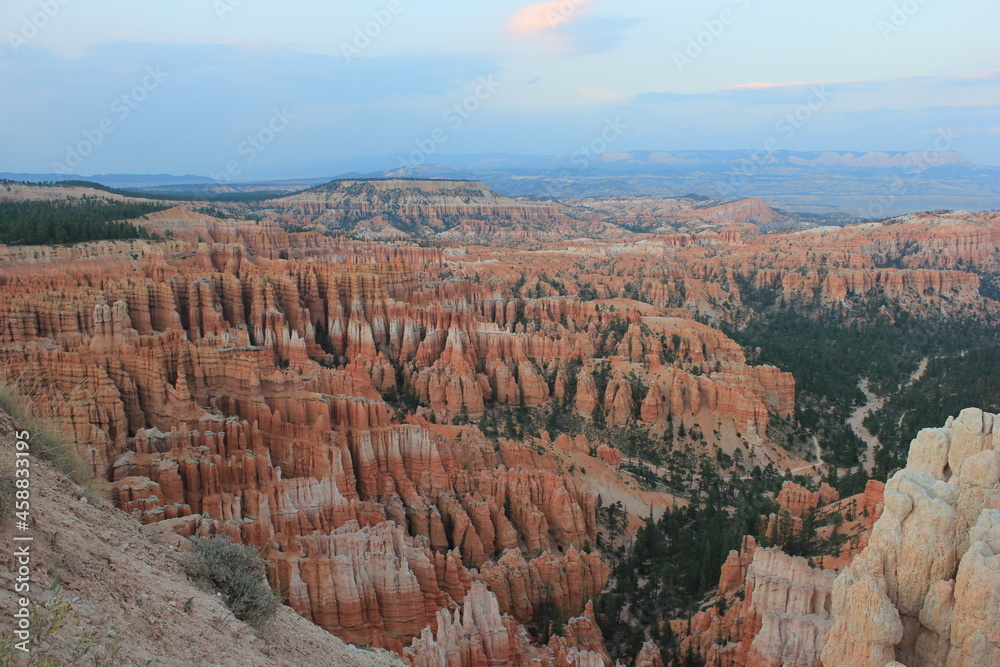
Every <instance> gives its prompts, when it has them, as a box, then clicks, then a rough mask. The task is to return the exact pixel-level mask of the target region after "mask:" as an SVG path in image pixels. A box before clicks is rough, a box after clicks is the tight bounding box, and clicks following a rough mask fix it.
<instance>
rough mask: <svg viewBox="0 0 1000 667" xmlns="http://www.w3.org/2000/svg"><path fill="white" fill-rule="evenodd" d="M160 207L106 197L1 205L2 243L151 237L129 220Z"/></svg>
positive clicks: (19, 243) (159, 209)
mask: <svg viewBox="0 0 1000 667" xmlns="http://www.w3.org/2000/svg"><path fill="white" fill-rule="evenodd" d="M164 208H166V207H165V206H162V205H160V204H150V203H140V202H121V201H114V200H111V199H105V198H103V197H87V196H85V197H82V198H80V199H65V200H34V201H21V202H0V243H5V244H8V245H40V244H62V243H79V242H81V241H98V240H114V239H138V238H152V237H153V234H151V233H150V232H149V231H148V230H147V229H146V228H145V227H143V226H141V225H136V224H133V223H132V222H129V221H130V220H135V219H137V218H141V217H142V216H144V215H147V214H149V213H153V212H155V211H161V210H163V209H164Z"/></svg>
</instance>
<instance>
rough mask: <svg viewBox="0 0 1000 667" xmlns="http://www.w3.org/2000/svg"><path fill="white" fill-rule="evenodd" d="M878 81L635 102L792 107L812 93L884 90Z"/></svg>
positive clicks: (750, 88) (751, 86)
mask: <svg viewBox="0 0 1000 667" xmlns="http://www.w3.org/2000/svg"><path fill="white" fill-rule="evenodd" d="M885 88H886V83H885V82H882V81H808V82H799V83H744V84H740V85H738V86H729V87H727V88H720V89H719V90H712V91H706V92H703V93H673V92H657V93H642V94H640V95H638V96H636V98H635V101H636V102H640V103H652V104H673V103H676V102H692V101H696V100H731V101H734V102H739V103H742V104H794V103H796V102H803V101H804V100H806V99H807V98H808V97H809V96H810V95H812V94H813V93H815V92H816V91H822V92H824V93H826V94H829V95H839V94H842V93H848V92H874V91H878V90H884V89H885Z"/></svg>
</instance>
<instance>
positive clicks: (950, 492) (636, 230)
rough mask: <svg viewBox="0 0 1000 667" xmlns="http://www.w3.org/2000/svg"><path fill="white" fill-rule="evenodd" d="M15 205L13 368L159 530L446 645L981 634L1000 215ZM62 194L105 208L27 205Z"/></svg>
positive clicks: (388, 200) (6, 342)
mask: <svg viewBox="0 0 1000 667" xmlns="http://www.w3.org/2000/svg"><path fill="white" fill-rule="evenodd" d="M817 159H818V158H817ZM831 159H832V158H831ZM3 206H14V207H19V208H17V211H18V213H17V217H15V216H14V215H13V214H12V215H5V216H4V218H3V219H2V220H0V231H3V232H4V233H5V234H6V235H5V236H4V237H3V238H4V239H5V240H6V241H7V242H8V243H7V244H6V245H0V291H2V294H3V299H2V300H0V368H2V369H3V381H4V382H5V383H7V384H8V385H11V386H14V387H16V388H17V390H18V391H20V392H23V393H24V394H26V395H27V397H28V400H29V405H30V409H29V410H28V412H29V413H30V414H31V415H32V416H33V417H34V418H38V419H44V420H46V421H48V422H51V423H52V424H53V425H54V427H55V428H56V429H58V430H59V431H61V432H62V433H65V434H66V437H67V438H68V439H69V440H70V441H71V442H72V443H73V451H74V452H76V455H77V456H78V457H79V460H80V464H81V465H82V466H83V467H84V468H85V469H86V471H87V472H88V474H89V475H91V476H92V477H93V478H94V479H95V480H96V481H98V482H103V485H104V487H105V488H106V495H107V497H108V499H109V502H110V503H111V504H113V505H114V507H115V508H116V509H112V508H111V507H110V505H109V506H108V507H107V508H104V507H103V506H102V511H107V512H109V513H111V515H114V516H117V517H119V520H121V521H123V522H126V524H123V525H130V526H131V527H130V528H128V530H132V531H134V532H135V533H136V534H137V535H141V536H142V542H143V544H146V543H147V542H148V543H150V544H153V543H155V545H156V546H155V548H156V549H158V550H160V551H163V552H164V553H167V552H169V553H171V554H180V553H182V552H185V551H186V550H188V549H190V545H191V540H192V538H198V537H211V536H221V537H225V538H228V539H230V540H232V541H234V542H237V543H240V544H245V545H250V546H252V547H254V548H255V549H256V550H258V551H259V552H260V554H261V556H262V557H263V559H264V561H265V562H266V577H267V581H268V582H269V584H270V587H271V589H273V590H274V591H275V592H276V593H277V594H278V596H279V597H280V598H281V600H282V601H283V602H284V604H285V605H287V607H289V608H290V609H291V610H293V611H294V612H296V613H297V614H298V615H299V616H300V617H302V618H304V619H306V620H308V621H310V622H311V623H312V624H314V625H315V626H318V627H319V628H322V629H323V630H324V631H326V632H328V633H330V634H332V635H334V636H335V637H336V638H337V639H338V641H342V642H344V643H346V644H352V645H354V646H357V647H369V648H374V649H378V650H385V651H387V652H391V653H392V654H395V656H397V658H398V659H399V660H402V661H404V662H405V663H406V664H409V665H414V666H425V665H426V666H428V667H430V666H432V665H433V666H437V665H449V666H454V667H478V666H479V665H497V666H499V665H524V666H528V665H545V666H551V667H557V666H558V667H563V666H569V665H581V666H587V667H589V666H598V665H601V666H604V665H607V666H611V665H615V664H621V665H629V666H631V665H636V666H637V667H658V666H663V665H673V664H677V665H680V664H705V665H713V666H717V667H730V666H736V665H764V664H772V665H778V664H781V665H796V666H798V665H802V666H809V667H812V666H813V665H816V664H817V661H818V660H819V659H820V656H821V655H822V660H823V664H824V665H827V666H828V667H831V666H832V665H840V664H851V663H848V662H845V660H846V658H844V657H843V656H845V655H848V654H851V653H852V652H854V654H856V655H865V656H871V659H870V660H869V661H867V662H864V663H858V664H865V665H874V666H875V667H884V666H885V665H886V664H888V663H890V662H891V661H892V660H894V659H900V660H901V661H902V662H904V663H905V664H908V665H910V667H915V666H916V665H920V664H938V663H935V662H921V660H923V659H924V657H925V656H928V655H931V654H932V653H933V654H934V655H939V654H942V652H943V654H944V655H951V654H954V655H955V656H957V657H956V658H955V660H956V661H957V662H954V663H949V664H969V665H971V664H989V663H988V662H976V661H981V660H984V659H985V660H992V659H993V658H994V657H996V656H997V655H998V654H997V653H996V651H994V649H995V646H992V645H991V646H992V648H991V647H990V646H986V647H985V648H984V647H983V646H981V645H980V644H975V642H974V641H972V640H969V642H968V643H963V642H965V641H966V638H968V637H972V636H973V635H975V636H976V637H978V636H979V635H976V633H987V634H988V633H989V632H992V631H993V630H995V628H993V626H992V625H990V622H989V621H988V619H985V620H984V619H983V618H981V617H979V616H977V615H976V612H975V609H976V608H977V605H979V606H982V607H983V608H989V609H994V607H993V606H991V605H995V604H1000V590H998V589H997V587H996V585H995V584H996V582H995V581H994V580H993V579H991V576H992V575H990V574H989V573H990V572H992V571H993V570H991V569H990V568H995V567H996V565H995V562H994V561H995V559H996V558H997V556H996V555H995V554H998V553H1000V545H998V544H996V543H995V542H996V540H995V534H996V533H997V531H998V530H1000V528H998V526H1000V523H998V520H1000V519H998V517H996V516H995V515H996V509H995V507H996V504H995V503H996V502H997V498H998V496H997V488H998V486H1000V468H998V467H997V463H996V461H995V460H994V459H997V458H998V457H1000V454H997V452H998V451H1000V441H998V439H997V438H998V434H1000V418H998V417H996V416H995V415H992V414H990V413H991V412H997V411H1000V391H998V389H997V386H996V382H997V378H998V377H1000V373H997V370H1000V369H997V367H996V359H997V357H996V356H994V354H995V351H996V349H997V346H998V340H1000V302H997V301H996V300H994V299H993V298H991V297H990V296H989V294H990V292H989V289H988V288H986V289H981V288H983V287H984V286H987V285H989V284H990V282H989V281H990V280H991V277H992V276H995V275H996V274H997V273H998V272H1000V214H998V213H997V212H995V211H986V212H967V211H941V210H938V211H934V212H921V213H909V214H906V215H902V216H898V217H893V218H886V219H883V220H879V221H871V220H869V221H864V222H851V223H850V224H844V222H843V221H840V223H839V224H834V222H835V221H834V220H832V219H828V218H822V217H815V216H808V215H803V214H800V213H792V212H789V211H785V210H783V209H781V208H780V207H775V206H772V205H771V204H770V203H769V202H768V201H765V200H764V199H761V198H756V197H754V198H748V199H737V200H726V199H718V200H717V199H709V198H707V197H700V196H694V195H687V196H683V197H668V196H651V195H643V196H622V195H614V196H611V195H609V196H580V197H574V198H567V199H544V200H543V199H539V198H535V197H518V196H505V195H500V194H497V193H496V192H494V191H493V190H492V189H491V188H490V187H489V186H487V185H486V184H484V183H482V182H479V181H465V180H427V179H418V180H414V179H407V178H398V177H388V178H384V179H363V178H362V179H347V180H340V181H333V182H330V183H326V184H322V185H319V186H315V187H311V188H308V189H305V190H299V191H296V192H293V193H290V194H283V195H281V196H273V197H269V196H262V197H260V198H243V197H240V198H233V199H230V200H223V199H219V200H211V201H208V200H203V201H171V200H167V199H144V198H143V197H141V196H138V195H137V194H131V195H130V194H128V193H124V194H123V193H121V192H117V191H116V192H108V191H107V189H100V188H92V187H90V186H88V185H85V184H74V185H72V186H61V185H58V184H45V185H29V184H23V183H16V182H10V181H8V182H4V183H3V184H0V207H3ZM47 206H48V207H52V208H53V209H54V210H58V211H60V212H64V211H66V210H69V211H70V212H72V211H73V210H75V209H73V207H74V206H84V207H87V208H88V209H94V211H93V212H91V213H88V215H90V216H91V217H92V219H93V220H95V221H97V222H94V223H92V224H91V223H88V224H87V225H84V224H82V223H79V224H78V223H77V222H76V221H75V219H73V220H70V218H67V222H66V223H65V224H63V223H60V222H58V221H56V222H53V224H52V226H51V228H44V229H42V228H33V227H31V225H30V224H29V223H28V222H25V221H28V220H30V217H29V214H30V213H31V211H33V210H35V209H37V210H42V211H46V210H49V209H46V208H45V207H47ZM107 207H114V208H107ZM0 210H4V209H2V208H0ZM10 210H14V209H10ZM89 219H90V218H88V220H89ZM121 220H127V226H122V225H120V224H119V223H120V222H121ZM15 222H16V225H15ZM4 225H6V227H4ZM28 232H30V233H31V234H33V236H31V237H27V236H26V234H27V233H28ZM979 377H983V378H985V379H983V380H978V379H977V378H979ZM945 391H947V392H948V394H947V397H942V396H939V395H938V394H936V393H935V392H945ZM934 401H938V403H939V404H940V408H939V409H934V410H924V409H921V407H920V406H922V405H923V404H925V403H931V402H934ZM973 406H975V408H977V409H970V410H966V408H971V407H973ZM942 411H944V414H942ZM924 429H929V430H924ZM911 440H912V441H913V444H912V445H911ZM932 441H933V443H932ZM934 443H936V444H935V445H934V446H932V444H934ZM942 443H944V444H942ZM0 463H2V461H0ZM963 466H964V471H965V472H960V471H962V470H963ZM52 474H53V477H55V476H56V475H57V473H52ZM904 496H905V497H907V498H908V499H911V502H910V505H906V502H904V500H903V499H902V498H903V497H904ZM924 498H931V499H934V500H935V503H934V504H933V506H934V510H933V512H932V511H931V510H930V509H927V507H928V506H929V504H928V503H929V502H930V501H928V503H925V502H924V500H923V499H924ZM904 505H906V507H910V509H905V508H904ZM945 506H947V507H945ZM47 511H50V512H55V510H54V509H49V510H47ZM932 515H933V516H932ZM880 517H885V518H884V520H883V519H880ZM91 519H93V517H91ZM88 520H90V519H88ZM95 520H96V519H95ZM892 521H895V523H892ZM128 522H131V523H128ZM949 522H950V523H949ZM924 523H927V524H928V525H930V524H933V526H935V527H936V528H940V531H939V532H940V534H938V533H934V534H933V535H932V536H931V537H930V538H927V539H930V540H932V542H933V547H934V549H936V551H934V552H933V553H930V552H929V551H926V550H925V549H924V548H923V547H922V546H918V547H911V545H912V544H913V543H914V542H915V541H919V540H920V539H923V537H920V538H919V539H918V533H919V528H918V527H917V526H918V525H923V524H924ZM123 530H125V529H124V528H123ZM949 530H950V531H951V532H950V533H948V531H949ZM946 533H947V534H949V535H951V538H950V539H951V542H948V541H947V539H946V537H945V536H944V535H945V534H946ZM81 539H82V538H81ZM144 548H146V547H144ZM149 548H152V547H149ZM928 548H930V547H928ZM941 553H944V554H946V555H945V556H941V555H940V554H941ZM876 554H877V555H876ZM171 557H173V556H171ZM893 563H898V564H900V565H899V566H898V568H896V569H894V567H895V566H893V565H892V564H893ZM929 563H933V566H932V565H929ZM60 567H66V565H65V564H63V565H60ZM932 567H933V568H934V569H933V571H934V573H935V577H936V578H935V579H934V580H933V581H927V582H924V583H921V582H919V581H917V579H918V578H919V577H917V575H913V576H911V575H910V574H905V575H904V578H903V579H901V580H899V581H897V580H894V579H893V578H892V577H893V576H895V575H894V574H892V573H893V572H895V571H897V570H898V571H900V572H905V573H910V572H924V571H926V570H929V568H932ZM838 575H839V576H838ZM956 577H957V578H956ZM949 582H950V583H949ZM185 584H186V585H189V584H188V583H187V582H185ZM949 586H950V588H949ZM848 590H853V592H852V593H851V594H850V595H848ZM977 590H979V591H980V592H978V593H977V592H976V591H977ZM789 591H791V593H790V592H789ZM858 591H863V594H862V593H859V592H858ZM949 596H950V597H949ZM977 596H978V597H977ZM857 600H866V601H868V602H870V603H871V605H872V608H875V609H878V610H879V612H880V613H879V614H876V615H872V616H866V615H865V614H864V613H863V612H864V609H862V608H861V607H860V606H859V604H860V603H858V602H857ZM7 603H8V602H6V601H5V604H7ZM108 604H113V603H111V602H109V603H108ZM198 604H202V601H201V598H199V602H198ZM206 604H207V603H206ZM934 605H950V606H949V607H948V608H949V609H953V610H954V613H953V614H952V616H951V617H950V618H951V621H950V623H951V625H949V626H948V628H947V632H945V630H944V629H942V628H943V626H941V625H940V624H937V621H934V622H931V621H928V620H927V617H928V615H929V614H931V613H932V612H933V610H935V609H938V608H939V607H937V606H934ZM199 613H201V612H199ZM893 614H896V616H895V617H894V616H893ZM893 618H895V619H896V620H895V621H893V620H892V619H893ZM173 622H178V623H180V622H182V621H179V620H176V619H175V621H173ZM281 623H283V624H284V626H286V627H287V626H289V625H290V624H293V623H294V621H290V620H288V618H287V617H282V620H281ZM994 625H995V624H994ZM897 626H898V628H897ZM240 632H244V633H245V634H246V635H247V636H249V635H251V634H253V633H252V631H251V630H249V629H246V630H242V629H241V630H240ZM989 636H990V637H993V635H989ZM313 641H319V640H317V639H315V638H314V639H313ZM990 641H992V639H991V640H990ZM142 650H143V651H144V652H145V653H143V656H146V655H147V653H148V651H150V650H153V649H150V648H149V647H147V646H144V648H143V649H142ZM336 650H338V651H340V650H343V651H346V653H344V655H345V656H347V657H345V660H348V659H353V660H356V661H357V664H366V663H365V662H364V660H365V657H366V656H365V655H364V653H366V652H365V651H362V652H360V653H358V654H351V653H350V649H349V648H346V647H343V645H342V644H339V643H338V644H336ZM281 651H284V653H283V655H286V654H287V655H292V653H291V651H292V649H289V648H288V647H287V646H285V647H283V648H282V649H281ZM991 651H993V652H992V653H991ZM935 652H936V653H935ZM137 655H138V654H137ZM883 658H884V659H883ZM151 659H156V658H155V656H153V657H152V658H151ZM159 659H163V660H169V658H162V657H161V658H159ZM251 659H252V660H258V657H257V656H256V655H254V656H252V657H251V658H247V660H251ZM289 659H292V658H289ZM962 660H964V661H965V662H961V661H962ZM907 661H908V662H907ZM166 664H169V662H168V663H166ZM248 664H250V663H248ZM252 664H257V663H252ZM345 664H350V663H345ZM941 664H944V663H941Z"/></svg>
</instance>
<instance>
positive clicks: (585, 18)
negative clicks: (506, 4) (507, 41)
mask: <svg viewBox="0 0 1000 667" xmlns="http://www.w3.org/2000/svg"><path fill="white" fill-rule="evenodd" d="M595 2H596V0H552V1H551V2H539V3H536V4H533V5H529V6H527V7H524V8H523V9H520V10H518V11H517V12H516V13H515V14H514V15H513V16H511V17H510V20H508V22H507V32H508V34H509V35H510V36H511V37H512V38H514V39H517V40H521V41H529V42H537V43H540V44H543V45H547V46H548V47H550V49H551V50H552V51H554V52H557V53H573V54H590V53H600V52H602V51H607V50H609V49H611V48H614V47H615V46H616V45H617V44H618V43H619V41H621V38H622V33H623V32H624V31H625V30H627V29H628V28H631V27H632V26H633V25H635V24H636V23H637V21H635V20H633V19H627V18H613V17H600V18H597V17H593V16H589V15H588V14H589V9H590V7H591V6H592V5H593V4H594V3H595Z"/></svg>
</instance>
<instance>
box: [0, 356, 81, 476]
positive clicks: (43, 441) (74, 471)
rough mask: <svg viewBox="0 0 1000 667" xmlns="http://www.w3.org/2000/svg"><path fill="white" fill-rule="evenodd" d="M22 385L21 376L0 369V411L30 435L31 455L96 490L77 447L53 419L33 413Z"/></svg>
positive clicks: (27, 392)
mask: <svg viewBox="0 0 1000 667" xmlns="http://www.w3.org/2000/svg"><path fill="white" fill-rule="evenodd" d="M23 386H24V383H23V382H22V381H21V378H16V377H13V376H11V375H10V374H9V373H5V372H3V371H0V410H3V411H4V412H6V413H7V414H8V415H10V416H11V417H12V418H13V419H14V421H16V422H18V423H19V424H20V425H21V428H23V429H24V430H25V431H27V432H28V433H29V434H30V436H31V437H30V439H29V443H30V444H31V453H32V455H34V456H37V457H39V458H42V459H45V460H46V461H49V462H51V463H52V464H53V465H54V466H55V467H56V468H57V469H59V470H60V471H61V472H62V473H63V474H65V475H66V476H67V477H69V478H70V479H71V480H72V481H74V482H76V483H77V484H79V485H80V486H82V487H84V488H85V489H87V490H88V491H89V492H93V493H98V492H99V488H100V484H99V483H98V481H97V480H95V479H94V475H93V474H92V472H91V471H90V469H89V468H88V467H87V465H86V464H85V463H84V462H83V460H82V459H81V458H80V455H79V453H78V452H77V449H76V446H75V445H74V444H73V442H72V441H71V440H70V438H68V437H67V436H66V434H65V433H64V432H63V431H62V429H61V428H60V427H59V425H58V424H56V423H55V422H54V421H53V420H52V419H48V418H46V417H39V416H36V415H35V414H34V413H33V411H32V404H31V397H30V394H31V392H30V391H25V390H24V389H23V388H22V387H23Z"/></svg>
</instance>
